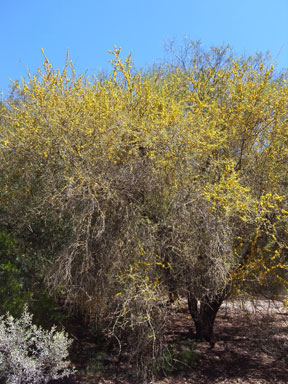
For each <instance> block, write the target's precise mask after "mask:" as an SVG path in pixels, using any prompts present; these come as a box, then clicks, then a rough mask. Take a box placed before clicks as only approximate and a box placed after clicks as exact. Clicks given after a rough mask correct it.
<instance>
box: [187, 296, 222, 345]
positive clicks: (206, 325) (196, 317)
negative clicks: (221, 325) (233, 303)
mask: <svg viewBox="0 0 288 384" xmlns="http://www.w3.org/2000/svg"><path fill="white" fill-rule="evenodd" d="M226 296H227V295H225V294H224V293H223V294H219V295H216V296H214V297H213V298H209V297H208V296H205V297H204V298H203V299H202V300H201V302H200V305H199V304H198V300H197V299H196V297H195V296H194V295H193V294H192V293H189V294H188V308H189V312H190V314H191V317H192V319H193V322H194V325H195V329H196V338H197V339H199V340H205V341H208V342H209V343H210V344H211V345H212V346H214V343H215V340H214V332H213V327H214V322H215V318H216V315H217V312H218V310H219V308H220V306H221V304H222V303H223V301H224V299H225V297H226Z"/></svg>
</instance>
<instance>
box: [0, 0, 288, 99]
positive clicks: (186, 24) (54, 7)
mask: <svg viewBox="0 0 288 384" xmlns="http://www.w3.org/2000/svg"><path fill="white" fill-rule="evenodd" d="M0 31H1V40H0V44H1V45H0V91H1V90H2V91H3V94H4V97H5V95H6V94H7V89H8V84H9V79H13V80H16V79H20V78H21V77H23V76H25V74H26V73H27V70H30V71H31V73H34V72H35V71H36V69H37V67H39V66H41V64H42V62H43V56H42V54H41V48H43V49H44V50H45V53H46V55H47V57H48V58H49V60H50V61H51V63H52V64H53V65H54V66H55V67H63V64H64V61H65V56H66V51H67V49H69V51H70V57H71V59H72V61H73V62H74V64H75V67H76V71H77V72H79V73H80V72H84V71H86V70H87V71H88V73H95V74H97V73H98V71H99V70H101V69H104V70H107V69H109V68H110V67H109V59H110V56H109V54H108V53H107V50H109V49H113V46H114V45H115V44H116V45H117V46H120V47H122V49H123V55H127V53H128V52H131V53H132V57H133V59H134V61H135V64H136V66H137V67H143V66H145V65H149V64H153V62H155V61H157V60H158V61H159V60H160V59H161V58H163V57H164V56H165V52H164V46H165V43H167V42H168V41H169V40H177V41H181V40H182V39H183V38H184V37H188V38H190V39H193V40H201V41H202V42H203V45H204V46H207V47H209V46H211V45H221V44H223V43H229V44H230V45H231V47H232V48H233V49H234V51H235V52H236V53H237V54H239V55H240V54H242V53H245V54H247V55H249V54H253V53H255V52H256V51H263V52H266V51H267V50H269V51H270V52H271V54H272V56H273V58H274V59H276V58H278V66H279V67H280V68H287V67H288V0H202V1H199V0H173V1H172V0H134V1H132V0H121V1H120V0H118V1H116V0H106V1H105V0H101V1H100V0H94V1H93V0H81V1H79V0H49V1H48V0H46V1H43V0H25V1H24V0H0Z"/></svg>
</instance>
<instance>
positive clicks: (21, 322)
mask: <svg viewBox="0 0 288 384" xmlns="http://www.w3.org/2000/svg"><path fill="white" fill-rule="evenodd" d="M70 344H71V340H70V339H69V338H68V337H67V335H66V334H65V333H64V332H58V331H56V329H55V327H52V328H51V330H50V331H47V330H44V329H43V328H41V327H37V326H36V325H35V324H33V323H32V315H31V314H30V313H29V312H28V310H27V306H26V307H25V308H24V311H23V313H22V316H21V317H20V318H19V319H15V318H14V317H13V316H11V315H9V314H7V315H6V316H1V317H0V377H1V378H2V379H3V378H4V380H6V383H7V384H20V383H21V384H23V383H29V384H32V383H37V384H40V383H48V382H49V381H50V380H52V379H59V378H63V377H65V376H68V375H70V374H72V373H73V370H72V369H70V368H69V361H68V360H67V357H68V347H69V346H70Z"/></svg>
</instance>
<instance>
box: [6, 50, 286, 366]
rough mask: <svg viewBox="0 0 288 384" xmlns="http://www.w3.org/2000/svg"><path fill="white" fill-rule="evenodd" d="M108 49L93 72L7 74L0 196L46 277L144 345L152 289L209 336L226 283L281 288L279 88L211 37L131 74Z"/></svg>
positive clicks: (263, 69) (152, 317)
mask: <svg viewBox="0 0 288 384" xmlns="http://www.w3.org/2000/svg"><path fill="white" fill-rule="evenodd" d="M112 53H113V55H114V58H113V60H112V65H113V70H112V73H111V75H110V76H109V77H107V78H101V79H89V78H88V77H86V76H84V75H81V76H78V77H77V76H76V74H75V71H74V69H73V66H72V63H71V62H70V61H69V60H68V58H67V63H66V66H65V68H64V69H63V71H60V70H55V69H53V67H52V65H51V64H50V63H49V61H48V59H47V58H46V57H45V61H44V70H43V71H41V70H39V71H38V73H37V74H36V75H34V76H32V75H29V79H28V81H27V82H25V81H24V82H23V83H22V84H16V88H17V91H18V97H16V98H14V99H11V101H10V102H9V103H8V104H7V105H4V106H2V111H1V120H0V123H1V129H0V146H1V153H0V160H1V161H0V179H1V185H2V186H3V187H2V189H1V192H0V204H1V206H2V209H3V210H4V211H5V213H6V219H5V220H6V221H7V222H9V223H10V225H11V226H13V228H14V230H15V231H16V232H17V233H18V236H20V237H21V238H23V239H24V240H25V247H26V248H29V249H34V250H35V249H37V252H38V253H39V254H41V255H42V257H43V258H44V259H43V263H44V264H43V265H44V266H45V268H44V269H45V276H46V283H47V287H49V289H50V290H52V291H54V292H58V293H59V292H61V294H63V295H65V298H66V303H67V304H69V306H70V307H71V308H73V307H74V308H77V310H79V309H81V310H82V311H83V312H84V313H85V314H86V315H87V316H88V317H90V319H91V320H93V321H103V320H104V319H107V318H108V319H109V321H110V320H111V318H112V319H114V320H113V321H112V323H110V324H113V326H111V327H110V328H109V329H110V330H111V332H114V333H117V332H118V336H119V334H121V332H122V331H123V332H124V330H127V329H129V330H130V334H131V335H134V336H135V335H136V336H137V338H138V340H140V342H139V345H138V347H139V350H141V347H143V346H144V343H143V340H144V339H145V340H146V341H147V343H148V344H147V345H149V346H152V347H151V348H152V352H153V353H155V354H156V353H157V348H158V347H157V345H158V346H159V345H160V344H157V342H158V340H160V339H161V337H162V336H163V326H164V324H165V322H164V319H165V310H164V309H165V306H164V307H163V306H160V305H159V302H161V299H162V298H165V296H167V295H168V294H169V295H170V298H172V297H173V295H175V294H176V293H177V292H178V293H179V294H184V295H187V296H188V304H189V309H190V312H191V315H192V318H193V320H194V322H195V325H196V330H197V335H198V336H199V337H201V338H205V339H207V340H211V339H212V338H213V323H214V319H215V316H216V314H217V311H218V309H219V307H220V305H221V303H222V301H223V300H224V298H225V297H226V296H227V295H229V294H231V293H234V294H235V293H237V292H242V291H245V290H246V291H247V292H255V293H258V292H260V291H262V292H263V291H265V292H270V293H271V292H273V293H277V292H279V291H280V290H281V289H282V288H283V287H284V288H285V287H286V274H287V220H288V207H287V170H286V166H285V164H287V139H288V135H287V132H288V131H287V106H288V103H287V102H288V97H287V95H288V93H287V92H288V91H287V85H286V82H285V79H284V77H282V78H278V79H277V78H275V76H273V72H274V70H273V66H268V65H266V64H265V62H261V60H255V59H247V60H244V59H237V58H233V56H232V55H228V56H225V55H226V53H227V51H225V50H224V51H223V50H220V51H219V50H212V52H211V53H210V56H209V55H208V56H207V55H206V56H205V55H204V56H203V55H202V56H199V55H198V56H195V57H194V59H193V60H191V61H190V62H189V65H188V66H181V65H177V64H176V65H170V66H169V65H168V66H166V67H162V68H160V69H157V70H153V71H152V70H151V71H147V73H145V74H143V73H141V72H138V71H137V70H135V69H134V68H133V66H132V63H131V59H130V57H128V58H127V59H126V60H124V61H123V60H122V59H121V57H120V50H118V49H116V48H115V50H114V52H112ZM201 57H202V58H201ZM116 325H117V327H116ZM118 336H117V338H118ZM134 336H133V337H134ZM136 336H135V337H136ZM133 347H135V348H134V349H137V348H138V347H137V348H136V344H135V343H134V344H133ZM150 352H151V351H150ZM150 352H149V353H150ZM145 353H146V352H145ZM145 356H146V357H147V356H148V353H147V354H146V355H145ZM141 361H142V362H143V361H145V358H144V357H143V354H142V357H141Z"/></svg>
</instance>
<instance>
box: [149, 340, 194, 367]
mask: <svg viewBox="0 0 288 384" xmlns="http://www.w3.org/2000/svg"><path fill="white" fill-rule="evenodd" d="M193 343H194V342H193V341H191V340H187V341H182V342H181V343H178V344H171V345H170V346H169V348H167V350H166V351H165V352H164V353H163V355H162V356H161V358H160V359H159V363H158V365H157V367H156V368H157V371H162V372H164V373H165V374H168V373H176V372H183V371H187V370H190V369H191V368H192V367H193V365H194V364H195V362H196V360H197V354H196V352H195V350H194V348H193Z"/></svg>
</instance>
